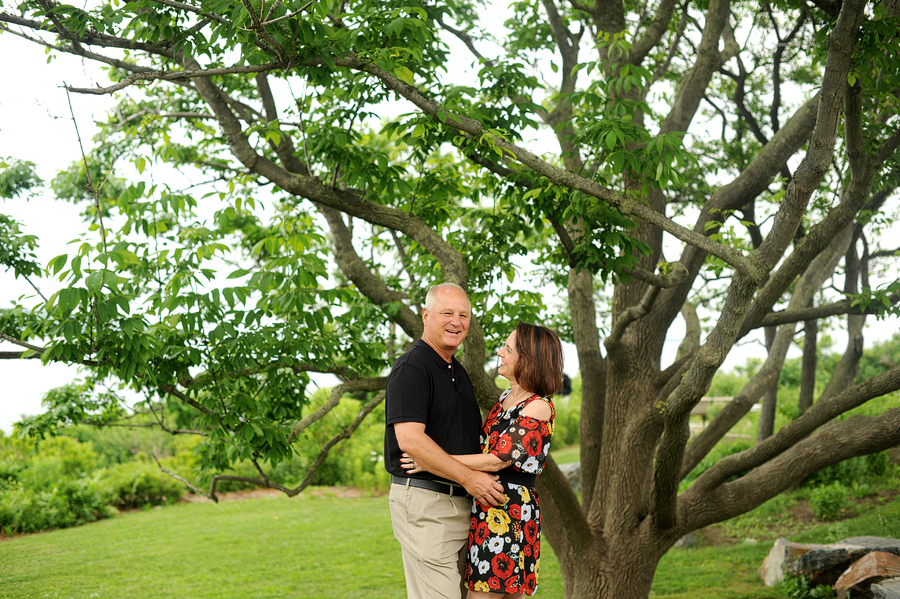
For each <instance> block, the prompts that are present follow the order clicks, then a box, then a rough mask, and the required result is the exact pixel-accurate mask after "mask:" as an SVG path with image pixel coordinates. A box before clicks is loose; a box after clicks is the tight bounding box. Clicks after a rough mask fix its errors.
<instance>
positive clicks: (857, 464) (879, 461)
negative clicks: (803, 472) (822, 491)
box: [803, 451, 892, 487]
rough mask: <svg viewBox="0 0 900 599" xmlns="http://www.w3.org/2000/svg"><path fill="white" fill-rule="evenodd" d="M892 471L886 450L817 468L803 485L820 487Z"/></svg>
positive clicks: (885, 474)
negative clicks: (820, 468)
mask: <svg viewBox="0 0 900 599" xmlns="http://www.w3.org/2000/svg"><path fill="white" fill-rule="evenodd" d="M891 472H892V468H891V460H890V456H889V454H888V452H887V451H881V452H878V453H873V454H870V455H862V456H859V457H855V458H850V459H849V460H844V461H843V462H838V463H837V464H832V465H831V466H828V467H826V468H823V469H822V470H819V471H818V472H816V473H815V474H813V475H812V476H810V477H808V478H807V479H806V480H805V481H803V485H804V486H808V487H820V486H824V485H829V484H832V483H842V482H845V481H857V482H860V483H861V482H863V481H864V480H866V479H879V478H883V477H885V476H887V475H890V474H891Z"/></svg>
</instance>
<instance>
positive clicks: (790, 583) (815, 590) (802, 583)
mask: <svg viewBox="0 0 900 599" xmlns="http://www.w3.org/2000/svg"><path fill="white" fill-rule="evenodd" d="M780 588H781V591H782V592H783V593H784V595H785V596H786V597H788V598H789V599H833V598H834V597H835V593H834V589H833V588H831V587H830V586H828V585H819V586H816V585H813V584H812V583H810V581H809V579H808V578H806V577H805V576H786V577H785V579H784V582H782V583H781V584H780Z"/></svg>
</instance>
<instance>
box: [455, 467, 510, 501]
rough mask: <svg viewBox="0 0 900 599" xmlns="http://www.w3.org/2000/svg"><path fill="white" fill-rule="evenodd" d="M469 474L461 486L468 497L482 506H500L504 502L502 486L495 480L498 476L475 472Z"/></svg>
mask: <svg viewBox="0 0 900 599" xmlns="http://www.w3.org/2000/svg"><path fill="white" fill-rule="evenodd" d="M471 473H472V474H471V476H469V477H468V478H467V479H466V480H465V482H463V486H464V487H465V488H466V491H467V492H468V493H469V495H471V496H472V497H474V498H475V499H477V500H478V501H479V502H480V503H482V504H483V505H500V504H502V503H505V502H506V496H504V495H503V485H501V484H500V483H499V482H498V480H497V479H499V478H500V477H499V476H497V475H496V474H488V473H487V472H479V471H477V470H471Z"/></svg>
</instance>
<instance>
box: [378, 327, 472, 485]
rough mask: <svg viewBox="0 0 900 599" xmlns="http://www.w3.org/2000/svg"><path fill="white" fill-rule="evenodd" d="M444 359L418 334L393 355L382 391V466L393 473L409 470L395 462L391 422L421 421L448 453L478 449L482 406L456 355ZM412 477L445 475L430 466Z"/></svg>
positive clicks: (397, 451) (397, 448)
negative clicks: (408, 346)
mask: <svg viewBox="0 0 900 599" xmlns="http://www.w3.org/2000/svg"><path fill="white" fill-rule="evenodd" d="M452 360H453V361H452V363H451V364H448V363H447V362H445V361H444V359H443V358H442V357H441V356H440V355H438V353H437V352H436V351H434V349H433V348H432V347H431V346H430V345H428V344H427V343H425V342H424V341H423V340H421V339H419V340H418V341H416V343H415V345H413V347H412V348H411V349H410V350H409V351H408V352H406V353H405V354H403V355H402V356H400V357H399V358H397V361H396V362H394V365H393V367H391V374H390V375H389V376H388V381H387V391H386V396H385V424H386V427H385V431H384V461H385V468H386V469H387V471H388V472H390V473H391V474H396V475H397V476H410V475H408V474H407V473H406V470H404V469H403V468H401V467H400V455H401V453H402V452H401V451H400V446H399V445H398V444H397V435H396V433H395V432H394V424H395V423H397V422H421V423H423V424H424V425H425V434H426V435H428V436H429V437H431V438H432V439H433V440H434V442H435V443H437V444H438V445H439V446H440V447H441V448H442V449H443V450H444V451H446V452H447V453H449V454H450V455H459V454H469V453H480V452H481V444H480V442H479V440H478V437H479V435H480V433H481V411H480V410H479V409H478V402H477V401H476V400H475V388H474V387H473V386H472V381H471V379H469V375H468V374H467V373H466V370H465V369H464V368H463V367H462V364H460V363H459V361H457V359H456V358H452ZM412 477H413V478H425V479H430V480H446V479H444V478H441V477H439V476H436V475H434V474H431V473H430V472H420V473H418V474H413V475H412Z"/></svg>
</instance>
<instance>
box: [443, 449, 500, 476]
mask: <svg viewBox="0 0 900 599" xmlns="http://www.w3.org/2000/svg"><path fill="white" fill-rule="evenodd" d="M453 457H455V458H456V459H457V460H459V461H460V462H462V463H463V464H465V465H466V466H468V467H469V468H471V469H472V470H481V471H482V472H497V471H498V470H503V469H504V468H506V467H507V466H509V462H504V461H503V460H501V459H500V458H498V457H497V456H495V455H494V454H492V453H470V454H467V455H457V456H453Z"/></svg>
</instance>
